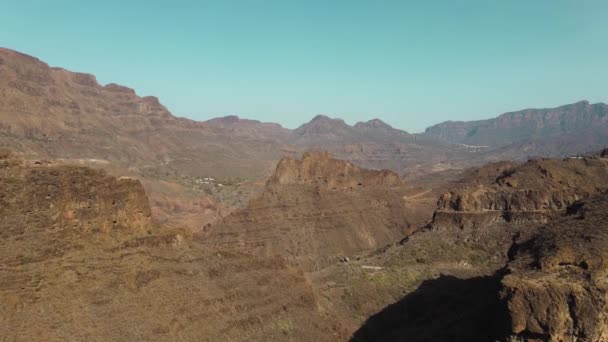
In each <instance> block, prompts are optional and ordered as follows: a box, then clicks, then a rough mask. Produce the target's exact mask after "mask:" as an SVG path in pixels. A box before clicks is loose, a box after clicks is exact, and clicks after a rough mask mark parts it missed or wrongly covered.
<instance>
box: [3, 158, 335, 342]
mask: <svg viewBox="0 0 608 342" xmlns="http://www.w3.org/2000/svg"><path fill="white" fill-rule="evenodd" d="M0 201H1V203H2V207H1V209H0V210H1V215H2V221H1V223H0V249H1V250H2V251H3V253H2V255H1V256H0V266H1V267H0V298H1V302H0V333H1V335H2V336H3V338H4V339H6V340H10V341H13V340H20V341H32V340H39V341H40V340H44V341H65V340H74V339H78V340H89V341H109V340H114V341H116V340H197V341H206V340H209V341H217V340H266V339H272V340H308V341H321V340H326V341H333V340H336V339H342V338H344V335H343V333H342V330H341V328H340V327H339V325H337V324H336V323H335V321H334V319H333V318H332V317H324V316H323V315H322V314H321V313H320V312H319V311H318V309H317V304H316V298H315V296H314V293H313V290H312V287H311V285H310V284H309V283H308V282H307V281H306V280H305V278H304V276H303V273H302V272H301V271H299V270H297V269H295V268H292V267H290V266H288V265H287V264H286V262H285V261H284V260H283V259H282V258H281V257H260V256H256V257H254V256H251V255H246V254H243V253H240V252H235V251H232V252H225V251H222V250H210V249H209V248H208V247H206V248H203V247H202V246H201V245H200V244H198V243H196V242H193V241H191V240H190V238H189V236H188V234H187V233H185V232H180V231H173V232H172V231H170V230H168V229H166V228H162V229H161V228H159V227H154V226H153V225H152V224H151V223H150V207H149V205H148V201H147V198H146V196H145V193H144V191H143V188H142V186H141V184H140V183H139V182H138V181H135V180H131V179H116V178H113V177H110V176H107V175H106V174H105V173H103V172H101V171H96V170H91V169H87V168H81V167H72V166H55V165H52V164H51V165H46V164H44V163H42V162H33V163H31V164H30V163H27V162H24V161H23V160H20V159H19V158H16V157H13V156H11V155H9V154H8V153H6V152H3V153H2V155H1V156H0Z"/></svg>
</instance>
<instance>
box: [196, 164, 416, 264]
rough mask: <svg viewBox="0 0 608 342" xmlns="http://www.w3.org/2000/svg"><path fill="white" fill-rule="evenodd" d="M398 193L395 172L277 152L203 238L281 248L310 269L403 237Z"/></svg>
mask: <svg viewBox="0 0 608 342" xmlns="http://www.w3.org/2000/svg"><path fill="white" fill-rule="evenodd" d="M404 194H405V188H404V186H403V184H402V182H401V181H400V179H399V177H398V176H397V175H396V174H395V173H393V172H390V171H371V170H364V169H361V168H358V167H355V166H353V165H351V164H349V163H347V162H344V161H341V160H336V159H333V158H331V157H329V155H328V154H327V153H324V152H320V153H307V154H305V155H304V156H303V158H302V160H294V159H291V158H285V159H283V160H281V161H280V162H279V164H278V166H277V169H276V172H275V174H274V175H273V176H272V177H271V178H270V180H269V181H268V184H267V186H266V189H265V190H264V191H263V192H262V194H260V195H259V196H258V197H257V198H255V199H254V200H252V201H251V202H250V203H249V205H248V206H247V207H246V208H245V209H243V210H238V211H236V212H235V213H233V214H231V215H229V216H228V217H226V218H225V219H224V220H223V221H222V222H221V223H220V224H218V225H215V226H212V227H211V228H210V229H209V231H208V233H207V234H206V235H205V236H204V237H203V239H205V240H207V241H208V242H209V243H212V244H217V245H220V246H225V247H231V248H241V249H245V250H252V251H255V252H256V253H261V254H269V255H272V254H275V253H276V254H281V255H284V256H286V257H287V258H288V259H289V260H291V261H292V262H294V263H295V264H297V265H300V266H302V267H304V268H306V269H309V270H310V269H316V268H319V267H322V266H323V265H327V264H328V263H330V262H335V261H337V259H338V257H343V256H348V255H352V254H353V253H359V252H362V251H366V250H370V249H374V248H378V247H382V246H384V245H385V244H387V243H391V242H394V241H398V240H399V239H401V238H402V237H403V236H404V231H405V228H407V227H408V226H409V225H410V223H409V222H408V219H409V218H408V215H410V214H411V209H408V208H407V206H406V205H405V200H404Z"/></svg>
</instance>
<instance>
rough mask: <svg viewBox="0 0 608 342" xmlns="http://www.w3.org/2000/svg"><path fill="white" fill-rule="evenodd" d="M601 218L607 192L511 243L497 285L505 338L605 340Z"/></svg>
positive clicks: (607, 318) (607, 210)
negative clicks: (504, 272) (506, 327)
mask: <svg viewBox="0 0 608 342" xmlns="http://www.w3.org/2000/svg"><path fill="white" fill-rule="evenodd" d="M606 222H608V195H607V194H602V195H598V196H595V197H592V198H591V199H589V200H586V201H583V202H578V203H576V204H575V205H574V206H573V207H572V208H571V210H570V212H569V216H568V217H566V218H564V219H561V220H556V221H553V222H551V223H550V224H548V225H546V226H544V227H542V228H541V229H540V230H539V232H538V233H537V234H535V235H534V236H533V237H532V238H531V239H528V240H524V241H520V242H519V243H518V244H516V245H514V246H513V247H512V254H513V257H512V260H511V261H510V262H509V264H508V266H507V270H508V274H507V275H506V276H505V277H504V278H503V279H502V290H501V298H502V299H503V300H504V302H505V304H506V310H507V312H508V315H509V317H510V322H511V324H510V332H509V335H510V337H509V339H508V340H510V341H511V340H517V341H537V340H542V341H605V340H606V339H608V296H607V295H606V293H608V282H607V281H606V275H607V273H608V267H607V266H608V263H607V260H608V253H607V251H608V239H607V236H608V234H607V233H608V225H607V223H606Z"/></svg>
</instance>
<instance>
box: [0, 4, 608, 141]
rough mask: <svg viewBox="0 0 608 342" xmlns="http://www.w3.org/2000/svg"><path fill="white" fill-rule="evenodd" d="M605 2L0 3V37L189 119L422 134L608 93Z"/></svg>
mask: <svg viewBox="0 0 608 342" xmlns="http://www.w3.org/2000/svg"><path fill="white" fill-rule="evenodd" d="M607 15H608V1H606V0H568V1H567V0H500V1H499V0H477V1H472V0H444V1H432V0H430V1H429V0H426V1H423V0H420V1H406V0H400V1H388V0H385V1H383V0H369V1H357V0H321V1H317V0H301V1H290V0H276V1H274V0H266V1H262V0H259V1H253V0H251V1H244V0H243V1H236V0H216V1H127V0H121V1H118V0H105V1H76V0H75V1H61V0H55V1H31V0H20V1H9V0H1V1H0V46H4V47H8V48H12V49H16V50H19V51H22V52H25V53H28V54H31V55H34V56H36V57H39V58H40V59H42V60H44V61H46V62H48V63H49V64H51V65H52V66H62V67H65V68H67V69H70V70H74V71H82V72H89V73H93V74H95V75H96V76H97V79H98V80H99V81H100V82H101V83H103V84H105V83H109V82H115V83H119V84H124V85H127V86H130V87H132V88H135V89H136V91H137V92H138V94H140V95H155V96H158V97H159V98H160V99H161V102H163V103H164V104H165V105H166V106H167V107H168V108H169V109H170V110H171V111H172V112H173V113H174V114H176V115H179V116H186V117H190V118H194V119H200V120H202V119H207V118H210V117H214V116H220V115H228V114H237V115H239V116H241V117H248V118H254V119H259V120H263V121H275V122H279V123H281V124H283V125H285V126H287V127H295V126H298V125H299V124H301V123H303V122H305V121H308V120H309V119H310V118H311V117H312V116H314V115H315V114H319V113H323V114H327V115H330V116H334V117H341V118H343V119H345V120H346V121H347V122H349V123H354V122H356V121H360V120H367V119H371V118H374V117H379V118H381V119H383V120H385V121H386V122H388V123H390V124H392V125H394V126H396V127H399V128H402V129H405V130H408V131H413V132H416V131H421V130H423V129H424V128H425V127H427V126H429V125H431V124H434V123H437V122H440V121H444V120H472V119H480V118H487V117H493V116H496V115H498V114H500V113H502V112H505V111H511V110H517V109H522V108H527V107H552V106H557V105H561V104H566V103H570V102H575V101H579V100H582V99H588V100H590V101H592V102H598V101H602V102H607V101H608V83H607V82H608V25H606V16H607Z"/></svg>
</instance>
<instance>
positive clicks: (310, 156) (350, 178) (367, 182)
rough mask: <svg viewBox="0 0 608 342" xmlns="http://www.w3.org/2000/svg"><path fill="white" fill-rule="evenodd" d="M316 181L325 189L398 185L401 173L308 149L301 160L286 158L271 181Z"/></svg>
mask: <svg viewBox="0 0 608 342" xmlns="http://www.w3.org/2000/svg"><path fill="white" fill-rule="evenodd" d="M297 184H301V185H314V186H318V187H319V188H322V189H331V190H337V189H353V188H358V187H376V186H384V187H398V186H401V185H403V184H402V182H401V179H400V178H399V175H397V174H396V173H394V172H392V171H389V170H380V171H375V170H367V169H362V168H360V167H357V166H354V165H352V164H351V163H348V162H345V161H342V160H338V159H333V158H331V157H330V155H329V153H328V152H313V153H311V152H306V153H304V155H303V156H302V159H301V160H298V159H293V158H283V159H281V160H280V161H279V163H278V165H277V168H276V170H275V172H274V174H273V175H272V176H271V177H270V180H269V181H268V185H269V186H281V185H297Z"/></svg>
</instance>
